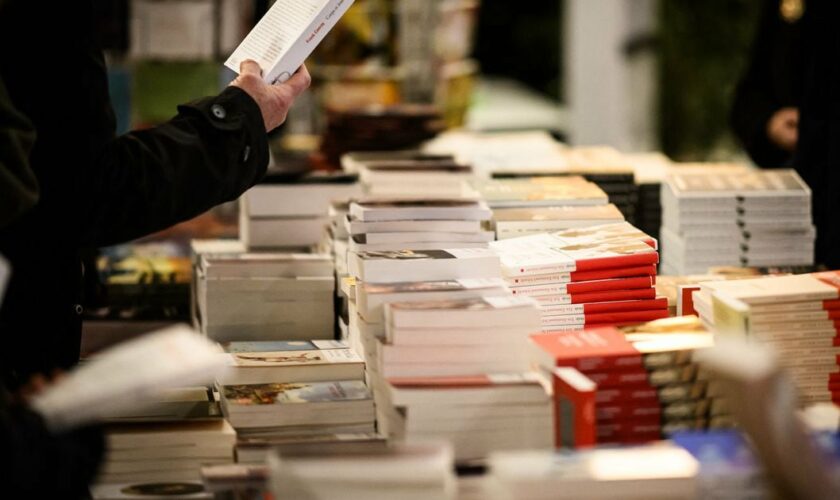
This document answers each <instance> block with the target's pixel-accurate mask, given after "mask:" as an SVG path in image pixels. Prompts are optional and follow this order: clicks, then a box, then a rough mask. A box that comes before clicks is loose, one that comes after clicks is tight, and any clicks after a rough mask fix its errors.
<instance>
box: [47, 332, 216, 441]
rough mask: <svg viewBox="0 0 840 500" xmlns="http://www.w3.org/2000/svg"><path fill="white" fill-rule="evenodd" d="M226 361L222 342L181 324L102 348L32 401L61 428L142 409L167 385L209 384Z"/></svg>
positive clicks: (50, 422)
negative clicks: (214, 341)
mask: <svg viewBox="0 0 840 500" xmlns="http://www.w3.org/2000/svg"><path fill="white" fill-rule="evenodd" d="M226 366H227V361H226V358H225V356H224V354H223V352H222V349H221V347H220V346H218V345H217V344H215V343H213V342H210V341H208V340H207V339H205V338H204V337H202V336H201V335H199V334H197V333H195V332H193V331H192V330H191V329H190V328H189V327H187V326H184V325H177V326H173V327H170V328H166V329H164V330H160V331H157V332H153V333H149V334H146V335H144V336H142V337H139V338H137V339H134V340H130V341H127V342H124V343H122V344H119V345H117V346H115V347H112V348H110V349H108V350H106V351H103V352H102V353H101V354H99V355H97V356H96V357H94V358H93V359H91V360H90V361H88V362H85V363H84V364H82V365H81V366H79V367H78V368H77V369H75V370H73V371H72V372H70V373H69V374H67V376H66V377H65V378H63V379H61V380H60V381H58V382H57V383H56V384H54V385H52V386H50V387H49V388H48V389H47V390H46V391H44V392H43V393H41V394H39V395H38V396H36V397H35V398H34V400H33V401H32V407H33V408H34V409H35V410H37V411H38V412H39V413H40V414H41V415H42V416H43V417H44V419H45V420H46V422H47V425H48V426H49V428H50V429H51V430H53V431H55V432H60V431H63V430H67V429H72V428H74V427H79V426H82V425H86V424H90V423H93V422H96V421H98V420H101V419H102V418H104V417H106V416H108V417H111V416H113V415H120V414H131V413H132V412H136V411H139V410H141V409H143V407H144V406H145V405H148V404H150V403H149V402H150V401H154V398H155V397H156V396H159V395H161V394H162V393H163V392H164V390H166V389H171V388H174V387H185V386H191V385H199V384H210V383H212V382H213V380H214V379H215V378H216V377H217V376H218V375H220V374H221V372H222V371H224V370H225V369H226Z"/></svg>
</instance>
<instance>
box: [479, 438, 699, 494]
mask: <svg viewBox="0 0 840 500" xmlns="http://www.w3.org/2000/svg"><path fill="white" fill-rule="evenodd" d="M489 462H490V473H489V479H488V481H489V484H488V486H487V488H488V490H489V489H492V490H493V492H494V497H493V498H499V499H504V500H549V499H550V500H565V499H569V500H590V499H591V500H596V499H597V500H605V499H624V498H640V499H641V498H645V499H663V500H664V499H675V498H684V499H687V498H697V497H696V491H697V490H696V481H697V475H698V473H699V469H700V466H699V464H698V462H697V460H695V459H694V457H692V456H691V454H690V453H688V452H687V451H686V450H684V449H683V448H681V447H679V446H676V445H674V444H670V443H654V444H649V445H643V446H632V447H626V448H605V449H594V450H585V451H578V452H573V453H561V452H537V451H516V452H506V453H497V454H494V455H493V456H492V457H491V458H490V461H489Z"/></svg>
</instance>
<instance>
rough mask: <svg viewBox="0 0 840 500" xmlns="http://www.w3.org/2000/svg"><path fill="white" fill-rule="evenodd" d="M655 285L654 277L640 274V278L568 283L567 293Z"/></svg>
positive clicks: (631, 288)
mask: <svg viewBox="0 0 840 500" xmlns="http://www.w3.org/2000/svg"><path fill="white" fill-rule="evenodd" d="M652 286H653V278H652V277H650V276H640V277H638V278H618V279H608V280H595V281H581V282H578V283H569V284H568V285H566V290H567V293H569V294H570V295H574V294H576V293H592V292H603V291H607V290H634V289H636V288H650V287H652Z"/></svg>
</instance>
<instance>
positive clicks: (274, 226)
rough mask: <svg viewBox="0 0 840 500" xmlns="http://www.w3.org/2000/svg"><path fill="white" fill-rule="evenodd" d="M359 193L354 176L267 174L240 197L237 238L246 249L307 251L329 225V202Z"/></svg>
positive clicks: (319, 238)
mask: <svg viewBox="0 0 840 500" xmlns="http://www.w3.org/2000/svg"><path fill="white" fill-rule="evenodd" d="M360 194H361V187H360V185H359V183H358V177H357V176H356V175H351V174H343V173H339V174H307V175H305V176H302V177H299V176H298V177H290V176H285V175H273V176H272V175H269V176H267V177H266V180H265V181H264V182H263V183H262V184H259V185H257V186H255V187H253V188H251V189H250V190H248V191H247V192H246V193H245V194H244V195H242V197H241V198H240V204H239V226H240V227H239V235H240V239H241V240H242V241H243V242H244V243H245V244H246V245H247V246H248V248H249V249H272V248H311V247H312V246H314V245H316V244H318V242H319V241H320V240H321V236H322V233H323V230H324V227H325V226H326V225H328V223H329V221H328V210H329V206H330V202H331V201H332V200H333V199H338V198H349V197H353V196H359V195H360Z"/></svg>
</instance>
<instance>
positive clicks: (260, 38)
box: [225, 0, 354, 84]
mask: <svg viewBox="0 0 840 500" xmlns="http://www.w3.org/2000/svg"><path fill="white" fill-rule="evenodd" d="M353 1H354V0H276V1H275V2H274V4H273V5H272V6H271V8H269V10H268V12H267V13H266V14H265V16H263V18H262V19H260V21H259V22H258V23H257V25H256V26H255V27H254V29H252V30H251V32H250V33H248V36H246V37H245V40H243V41H242V43H241V44H240V45H239V47H237V48H236V50H234V51H233V54H231V56H230V58H228V60H227V61H226V62H225V66H227V67H228V68H230V69H231V70H233V71H235V72H236V73H239V65H240V64H242V61H245V60H247V59H252V60H254V61H256V62H257V63H259V65H260V68H262V70H263V75H262V76H263V80H265V81H266V82H267V83H271V84H274V83H278V82H285V81H286V80H288V79H289V78H291V76H292V75H293V74H294V73H295V71H297V70H298V68H300V67H301V65H303V62H304V61H305V60H306V58H307V57H309V55H310V54H311V53H312V51H313V50H315V47H317V46H318V44H319V43H321V41H322V40H323V39H324V37H326V36H327V33H329V32H330V30H331V29H332V28H333V27H334V26H335V25H336V23H338V21H339V19H341V16H343V15H344V13H345V12H347V9H349V8H350V6H351V5H353Z"/></svg>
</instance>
